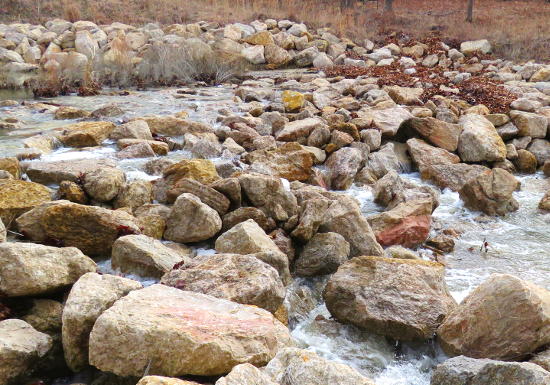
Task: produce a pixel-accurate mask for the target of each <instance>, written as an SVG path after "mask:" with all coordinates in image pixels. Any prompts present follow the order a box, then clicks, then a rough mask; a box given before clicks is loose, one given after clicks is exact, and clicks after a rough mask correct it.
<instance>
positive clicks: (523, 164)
mask: <svg viewBox="0 0 550 385" xmlns="http://www.w3.org/2000/svg"><path fill="white" fill-rule="evenodd" d="M517 154H518V157H517V159H516V160H515V161H514V165H515V166H516V167H517V168H518V170H519V171H520V172H524V173H527V174H534V173H535V172H537V158H536V157H535V155H533V154H532V153H530V152H529V151H527V150H518V151H517Z"/></svg>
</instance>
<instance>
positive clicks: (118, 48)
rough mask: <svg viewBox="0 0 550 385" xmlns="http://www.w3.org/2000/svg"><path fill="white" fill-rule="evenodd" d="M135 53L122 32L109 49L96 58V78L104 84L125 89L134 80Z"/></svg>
mask: <svg viewBox="0 0 550 385" xmlns="http://www.w3.org/2000/svg"><path fill="white" fill-rule="evenodd" d="M133 57H134V52H133V51H132V48H131V47H130V45H129V44H128V42H127V41H126V35H125V34H124V32H120V33H119V34H118V36H117V37H115V38H114V39H113V40H112V41H111V43H110V44H109V49H108V50H107V51H106V52H103V53H102V54H98V55H96V57H95V58H94V64H95V71H94V72H96V73H97V75H96V78H97V79H98V80H99V81H100V82H101V83H104V84H108V85H111V86H119V87H125V86H129V85H131V84H132V82H133V80H134V64H133V61H132V60H133Z"/></svg>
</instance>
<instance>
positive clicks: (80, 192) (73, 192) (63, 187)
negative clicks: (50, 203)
mask: <svg viewBox="0 0 550 385" xmlns="http://www.w3.org/2000/svg"><path fill="white" fill-rule="evenodd" d="M55 199H56V200H67V201H71V202H74V203H80V204H82V205H85V204H87V203H88V201H89V198H88V195H86V192H85V191H84V189H83V188H82V187H81V186H80V185H79V184H76V183H74V182H70V181H68V180H65V181H63V182H61V183H60V184H59V188H58V189H57V194H56V195H55Z"/></svg>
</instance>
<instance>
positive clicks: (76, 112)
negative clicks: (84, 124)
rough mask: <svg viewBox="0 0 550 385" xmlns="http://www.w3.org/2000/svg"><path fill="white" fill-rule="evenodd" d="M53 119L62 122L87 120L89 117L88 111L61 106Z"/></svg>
mask: <svg viewBox="0 0 550 385" xmlns="http://www.w3.org/2000/svg"><path fill="white" fill-rule="evenodd" d="M54 116H55V119H58V120H64V119H79V118H87V117H89V116H90V113H89V112H88V111H84V110H81V109H80V108H75V107H70V106H62V107H59V108H58V109H57V111H55V114H54Z"/></svg>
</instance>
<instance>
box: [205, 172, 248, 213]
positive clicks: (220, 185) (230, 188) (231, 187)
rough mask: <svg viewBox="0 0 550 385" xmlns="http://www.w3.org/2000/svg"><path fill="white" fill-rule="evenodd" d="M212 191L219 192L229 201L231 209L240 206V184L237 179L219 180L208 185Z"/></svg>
mask: <svg viewBox="0 0 550 385" xmlns="http://www.w3.org/2000/svg"><path fill="white" fill-rule="evenodd" d="M210 187H212V188H213V189H214V190H216V191H219V192H221V193H222V194H224V195H225V196H226V197H227V198H229V200H230V201H231V206H230V208H231V209H235V208H237V207H240V206H241V199H242V194H241V184H240V183H239V180H238V179H237V178H225V179H219V180H217V181H216V182H213V183H211V184H210Z"/></svg>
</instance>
